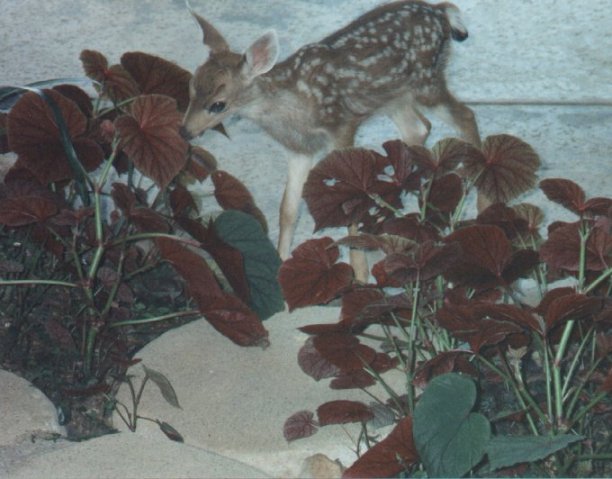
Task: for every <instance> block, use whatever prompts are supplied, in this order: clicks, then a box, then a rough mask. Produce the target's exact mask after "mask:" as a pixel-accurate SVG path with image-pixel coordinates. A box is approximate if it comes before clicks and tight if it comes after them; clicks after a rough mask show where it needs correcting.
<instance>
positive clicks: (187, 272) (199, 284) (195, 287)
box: [155, 238, 224, 312]
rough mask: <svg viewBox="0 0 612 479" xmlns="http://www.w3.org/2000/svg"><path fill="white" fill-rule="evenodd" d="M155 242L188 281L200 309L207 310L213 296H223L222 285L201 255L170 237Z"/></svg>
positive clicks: (188, 286) (165, 257)
mask: <svg viewBox="0 0 612 479" xmlns="http://www.w3.org/2000/svg"><path fill="white" fill-rule="evenodd" d="M155 242H156V244H157V247H158V248H159V252H160V254H161V256H162V258H164V259H165V260H166V261H168V262H169V263H170V264H171V265H172V267H173V268H174V269H175V270H176V271H177V273H178V274H180V275H181V277H182V278H183V279H184V280H185V282H186V283H187V288H188V289H189V292H190V294H191V296H192V297H193V298H194V300H195V301H196V303H197V304H198V306H199V308H200V311H202V312H203V311H205V310H207V306H208V304H209V302H210V301H211V300H212V299H213V298H220V297H223V294H224V293H223V291H222V290H221V287H220V286H219V284H218V283H217V280H216V278H215V276H214V275H213V273H212V271H211V269H210V267H209V266H208V264H207V263H206V261H204V259H203V258H202V257H201V256H199V255H198V254H196V253H194V252H192V251H190V250H188V249H187V248H186V247H184V246H182V245H181V244H180V243H179V242H178V241H175V240H172V239H169V238H157V239H156V240H155Z"/></svg>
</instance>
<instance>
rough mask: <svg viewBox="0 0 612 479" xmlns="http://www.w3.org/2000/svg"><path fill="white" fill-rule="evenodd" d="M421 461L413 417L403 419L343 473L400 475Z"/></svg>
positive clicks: (364, 476)
mask: <svg viewBox="0 0 612 479" xmlns="http://www.w3.org/2000/svg"><path fill="white" fill-rule="evenodd" d="M418 461H419V455H418V453H417V450H416V446H415V444H414V439H413V437H412V418H411V417H405V418H403V419H401V420H400V421H399V422H398V423H397V425H396V426H395V428H394V429H393V431H391V433H390V434H389V435H388V436H387V437H386V438H385V439H383V440H382V441H380V442H379V443H378V444H375V445H374V446H372V447H371V448H370V449H368V450H367V451H366V452H365V453H364V454H363V455H362V456H361V457H360V458H359V459H357V461H355V462H354V463H353V465H352V466H350V467H349V468H348V469H347V470H346V471H344V474H343V475H342V477H343V478H346V479H349V478H351V479H352V478H355V479H357V478H369V477H372V478H375V477H398V476H399V474H400V473H401V472H402V471H404V472H406V468H409V467H410V466H412V465H413V464H416V463H417V462H418Z"/></svg>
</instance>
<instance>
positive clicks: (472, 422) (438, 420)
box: [413, 373, 491, 477]
mask: <svg viewBox="0 0 612 479" xmlns="http://www.w3.org/2000/svg"><path fill="white" fill-rule="evenodd" d="M475 402H476V386H475V385H474V381H472V380H471V379H469V378H467V377H465V376H461V375H459V374H455V373H449V374H443V375H441V376H437V377H435V378H434V379H432V380H431V381H430V382H429V385H428V386H427V389H425V391H424V392H423V394H422V395H421V398H420V399H419V402H418V403H417V405H416V407H415V410H414V417H413V421H414V427H413V436H414V441H415V444H416V449H417V451H418V453H419V456H420V457H421V460H422V462H423V464H424V465H425V468H426V469H427V473H428V475H429V477H461V476H463V475H464V474H465V473H467V472H468V471H469V470H470V469H472V468H473V467H474V466H476V465H477V464H478V463H479V462H480V461H481V460H482V458H483V456H484V453H485V448H486V445H487V444H488V442H489V438H490V435H491V428H490V425H489V421H488V420H487V418H485V417H484V416H483V415H482V414H479V413H473V412H471V411H472V408H473V407H474V404H475Z"/></svg>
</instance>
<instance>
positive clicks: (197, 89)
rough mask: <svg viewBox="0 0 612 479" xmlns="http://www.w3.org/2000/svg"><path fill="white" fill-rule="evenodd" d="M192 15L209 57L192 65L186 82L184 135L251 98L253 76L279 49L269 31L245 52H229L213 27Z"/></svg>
mask: <svg viewBox="0 0 612 479" xmlns="http://www.w3.org/2000/svg"><path fill="white" fill-rule="evenodd" d="M193 16H194V17H195V19H196V20H197V21H198V23H199V24H200V27H201V29H202V32H203V34H204V44H205V45H206V46H208V48H209V57H208V60H207V61H206V62H205V63H204V64H203V65H201V66H200V67H198V68H197V69H196V71H195V73H194V74H193V77H192V78H191V82H190V84H189V107H188V108H187V112H186V113H185V117H184V118H183V126H182V129H181V131H182V133H183V136H185V137H186V138H194V137H196V136H199V135H201V134H202V133H204V132H205V131H206V130H208V129H209V128H213V127H215V126H217V125H219V124H220V123H221V122H222V121H223V120H224V119H225V118H227V117H228V116H230V115H231V114H232V113H235V112H237V111H238V110H239V109H240V108H241V107H242V106H244V105H245V104H246V103H247V102H248V101H251V100H252V99H251V98H250V96H249V94H248V92H249V88H250V86H251V85H252V83H253V80H255V79H256V78H257V77H258V76H259V75H263V74H264V73H266V72H268V71H270V69H272V67H273V66H274V64H275V63H276V59H277V58H278V51H279V47H278V38H277V36H276V33H275V32H274V31H270V32H267V33H265V34H264V35H262V36H261V37H260V38H259V39H257V40H256V41H255V42H254V43H253V44H252V45H251V46H250V47H249V48H248V49H247V51H246V52H245V53H243V54H240V53H236V52H233V51H231V50H230V48H229V45H228V43H227V42H226V41H225V39H224V38H223V36H222V35H221V34H220V33H219V32H218V31H217V29H216V28H214V27H213V26H212V25H211V24H210V23H209V22H207V21H206V20H205V19H203V18H202V17H200V16H199V15H197V14H195V13H193Z"/></svg>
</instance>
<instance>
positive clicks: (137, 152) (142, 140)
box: [115, 95, 187, 188]
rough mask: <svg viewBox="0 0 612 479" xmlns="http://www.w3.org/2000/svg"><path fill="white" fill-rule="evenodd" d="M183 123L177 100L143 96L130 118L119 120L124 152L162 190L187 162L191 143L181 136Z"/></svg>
mask: <svg viewBox="0 0 612 479" xmlns="http://www.w3.org/2000/svg"><path fill="white" fill-rule="evenodd" d="M181 121H182V120H181V115H180V114H179V113H178V111H177V109H176V103H175V102H174V100H172V99H171V98H168V97H165V96H162V95H143V96H139V97H138V98H136V100H134V102H133V103H132V105H131V107H130V115H124V116H122V117H119V118H117V119H116V120H115V127H116V128H117V130H118V132H119V135H120V136H121V147H122V149H123V150H124V151H125V152H126V153H127V154H128V156H129V157H130V158H131V159H132V161H133V162H134V164H135V165H136V167H137V168H138V169H139V170H140V171H141V172H142V173H144V174H145V175H146V176H148V177H149V178H151V179H152V180H153V181H155V183H157V184H158V185H159V186H160V188H165V187H166V185H167V184H168V183H169V182H170V181H171V180H172V179H173V178H174V177H175V176H176V175H177V174H178V173H179V171H181V169H182V168H183V166H184V165H185V161H186V159H187V157H186V155H187V143H186V142H185V140H183V138H182V137H181V136H180V134H179V126H180V124H181Z"/></svg>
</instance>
